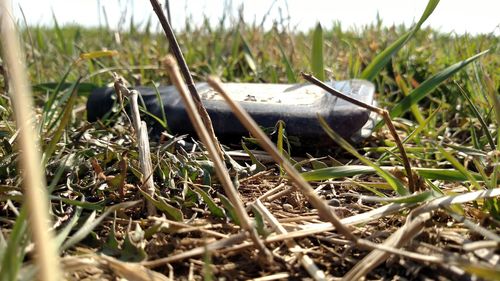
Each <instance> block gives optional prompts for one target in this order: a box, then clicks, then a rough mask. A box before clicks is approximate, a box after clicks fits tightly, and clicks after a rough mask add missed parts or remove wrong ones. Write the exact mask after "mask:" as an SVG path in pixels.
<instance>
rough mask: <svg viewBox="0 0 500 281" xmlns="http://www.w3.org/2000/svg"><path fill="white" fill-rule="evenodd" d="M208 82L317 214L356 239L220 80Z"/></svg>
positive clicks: (346, 235) (212, 79)
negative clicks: (232, 97)
mask: <svg viewBox="0 0 500 281" xmlns="http://www.w3.org/2000/svg"><path fill="white" fill-rule="evenodd" d="M208 84H209V85H210V86H211V87H212V88H213V89H214V90H215V91H217V92H218V93H219V94H220V95H221V96H222V97H223V98H224V99H225V100H226V102H227V103H228V105H229V107H230V108H231V110H232V111H233V113H234V114H235V115H236V117H237V118H238V120H240V122H241V123H242V124H243V126H245V128H246V129H247V130H248V131H250V133H252V135H253V136H255V138H256V139H257V140H258V142H259V144H260V145H261V146H262V148H264V149H265V150H266V151H267V153H269V155H271V157H273V159H274V161H276V163H277V164H278V165H281V166H282V167H283V168H284V169H285V171H286V172H287V174H288V175H289V176H290V178H291V179H292V180H293V181H294V183H295V184H296V185H297V187H298V188H299V190H300V191H301V192H302V194H304V196H305V197H306V198H307V199H308V200H309V202H310V203H311V204H312V205H313V206H314V208H316V209H317V210H318V213H319V215H320V216H321V217H322V218H323V219H326V220H328V221H329V222H330V223H332V224H333V225H334V226H335V228H336V229H337V231H338V232H340V233H341V234H342V235H344V236H345V237H347V238H348V239H349V240H351V241H356V240H357V237H356V236H354V235H353V234H352V233H351V231H350V230H349V229H348V228H347V227H346V226H345V225H344V224H342V223H341V222H340V220H339V218H338V217H337V216H336V215H335V214H334V213H333V211H332V210H331V209H330V206H329V205H328V204H327V203H326V202H325V201H324V200H322V199H321V198H320V197H319V196H318V195H317V194H316V193H315V192H314V189H313V188H312V187H311V186H310V185H309V183H307V182H306V181H305V180H304V178H302V176H301V175H300V174H299V173H298V172H297V170H295V168H294V167H293V166H292V165H291V164H290V162H288V161H287V160H286V159H285V158H284V157H283V155H281V153H279V151H278V150H277V149H276V147H275V146H274V144H273V143H272V142H271V140H270V139H269V137H267V136H266V134H265V133H264V132H263V131H262V130H261V129H260V128H259V126H258V125H257V123H255V121H254V120H253V119H252V117H250V115H249V114H248V113H247V112H246V111H245V110H244V109H243V108H242V107H241V105H239V104H238V103H236V102H234V101H233V100H232V99H231V97H229V95H228V94H227V92H226V91H225V90H224V89H223V88H222V84H221V82H220V80H219V79H218V78H216V77H209V78H208Z"/></svg>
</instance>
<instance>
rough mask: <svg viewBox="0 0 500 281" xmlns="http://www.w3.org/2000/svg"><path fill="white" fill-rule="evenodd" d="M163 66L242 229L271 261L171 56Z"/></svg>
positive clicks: (269, 254)
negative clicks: (204, 148) (213, 166)
mask: <svg viewBox="0 0 500 281" xmlns="http://www.w3.org/2000/svg"><path fill="white" fill-rule="evenodd" d="M165 66H166V67H167V71H168V73H169V75H170V79H171V80H172V83H173V84H174V85H175V87H176V88H177V91H179V93H180V95H181V97H182V99H183V102H184V104H185V106H186V111H187V113H188V116H189V119H190V120H191V123H192V124H193V127H194V128H195V130H196V133H197V134H198V136H199V138H200V139H201V141H202V142H203V144H204V145H205V147H206V149H207V151H208V155H209V157H210V158H211V160H212V162H213V163H214V165H215V172H216V174H217V177H218V178H219V180H220V182H221V184H222V187H223V188H224V191H225V193H226V195H227V196H228V197H229V200H231V203H232V204H233V206H234V209H235V211H236V214H237V216H238V218H239V219H240V222H241V224H242V227H243V229H245V230H246V231H248V232H249V233H250V237H251V238H252V240H253V241H254V243H255V244H256V245H257V247H258V248H259V249H260V250H261V251H262V252H263V253H264V254H266V255H267V257H268V260H271V259H272V256H271V253H270V252H269V250H267V248H266V247H265V246H264V243H263V242H262V240H261V239H260V238H259V237H258V234H257V231H256V230H255V228H254V227H253V225H252V222H251V220H250V217H249V216H248V214H247V213H246V211H245V207H244V206H243V202H242V201H241V199H240V197H239V195H238V192H237V191H236V188H235V187H234V185H233V182H232V181H231V178H230V177H229V173H228V171H227V169H226V166H225V165H224V163H223V162H222V158H221V156H220V155H219V153H218V151H217V149H216V144H215V143H214V142H213V140H212V138H210V136H209V134H208V131H207V128H206V127H205V126H203V122H202V121H201V117H200V114H199V112H198V111H197V110H196V106H195V104H194V101H193V99H192V98H191V96H190V95H188V93H187V89H186V85H185V84H184V83H182V80H181V76H180V73H179V68H178V66H177V63H176V62H175V60H174V58H173V57H172V56H170V55H168V56H167V57H166V59H165Z"/></svg>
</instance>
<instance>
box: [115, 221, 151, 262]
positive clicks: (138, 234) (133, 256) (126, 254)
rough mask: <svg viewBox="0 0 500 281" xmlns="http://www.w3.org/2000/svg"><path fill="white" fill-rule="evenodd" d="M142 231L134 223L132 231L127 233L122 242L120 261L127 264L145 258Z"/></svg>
mask: <svg viewBox="0 0 500 281" xmlns="http://www.w3.org/2000/svg"><path fill="white" fill-rule="evenodd" d="M143 244H145V242H144V230H142V228H141V227H140V225H139V224H138V223H136V227H135V230H134V231H132V232H131V231H127V235H126V236H125V239H124V241H123V246H122V251H121V255H120V260H122V261H127V262H140V261H143V260H145V259H146V258H147V253H146V251H145V250H144V246H143Z"/></svg>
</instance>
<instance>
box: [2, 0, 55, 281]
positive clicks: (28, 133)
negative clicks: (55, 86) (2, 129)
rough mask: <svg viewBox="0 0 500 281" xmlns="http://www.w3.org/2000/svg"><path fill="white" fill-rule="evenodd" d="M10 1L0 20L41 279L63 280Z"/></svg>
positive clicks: (29, 91) (26, 81) (24, 182)
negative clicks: (51, 228) (51, 227)
mask: <svg viewBox="0 0 500 281" xmlns="http://www.w3.org/2000/svg"><path fill="white" fill-rule="evenodd" d="M10 7H11V3H10V1H6V0H4V1H1V2H0V9H2V10H3V11H2V13H1V18H0V28H1V40H0V41H1V42H2V43H1V44H2V50H3V57H4V61H5V63H6V65H7V69H8V74H9V75H8V76H9V79H10V85H11V87H12V94H11V101H12V105H13V107H14V113H15V118H16V122H17V126H18V128H19V151H20V156H21V159H20V167H19V168H20V170H21V171H22V177H23V185H24V190H25V194H24V202H25V204H27V207H28V212H29V223H30V228H31V235H32V237H33V240H34V243H35V251H36V257H35V261H36V264H37V265H38V279H39V280H44V281H46V280H62V276H63V275H62V273H61V269H60V267H59V255H58V252H57V249H56V246H55V243H54V237H53V233H52V231H51V230H50V226H51V224H52V223H51V219H50V216H49V203H48V202H49V200H48V196H47V192H46V190H47V187H46V184H45V176H44V173H43V170H42V167H41V157H40V153H39V151H40V150H39V147H38V142H39V139H38V135H37V134H36V133H35V131H34V128H35V127H36V126H35V124H34V116H33V114H32V113H33V110H32V109H33V101H32V99H31V96H32V93H31V86H30V85H29V82H28V77H27V75H26V73H28V71H27V70H26V68H25V62H24V57H25V55H24V54H23V53H22V50H21V46H20V44H19V37H18V34H17V32H16V27H15V26H14V22H13V21H12V19H13V18H12V12H11V10H10Z"/></svg>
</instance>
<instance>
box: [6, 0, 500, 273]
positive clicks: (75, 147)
mask: <svg viewBox="0 0 500 281" xmlns="http://www.w3.org/2000/svg"><path fill="white" fill-rule="evenodd" d="M432 3H435V4H437V1H430V4H429V5H430V6H432V5H433V4H432ZM431 12H432V9H430V11H426V12H425V13H424V16H423V21H425V17H426V16H428V15H429V14H430V13H431ZM426 13H427V14H426ZM382 21H383V20H382V19H378V22H375V23H374V24H372V25H369V26H363V27H359V28H358V29H355V30H352V29H345V28H343V27H342V26H341V25H340V24H338V23H334V24H332V25H331V26H326V27H321V26H317V27H316V28H315V29H313V30H310V31H309V32H297V31H294V30H293V29H290V27H289V26H287V25H286V22H283V21H278V22H276V25H275V27H274V28H273V29H272V30H264V29H263V28H262V27H261V26H259V24H255V23H247V22H244V21H242V20H241V19H240V20H234V19H229V18H227V19H221V22H220V24H219V25H216V26H210V25H209V24H208V23H206V24H205V25H202V26H199V27H196V26H189V25H187V26H186V27H185V28H184V29H182V30H178V31H177V33H176V36H177V40H178V42H179V45H180V46H181V50H182V52H183V54H184V57H185V59H186V63H187V65H188V66H189V69H190V71H191V73H192V75H193V78H194V80H195V81H205V80H206V78H207V77H208V76H209V75H215V76H218V77H220V79H221V80H222V81H231V82H255V83H305V80H304V79H303V78H302V76H301V72H306V73H312V74H314V75H315V76H317V77H318V78H321V80H325V81H326V80H343V79H352V78H363V79H368V80H371V81H372V82H373V83H374V84H375V86H376V98H377V101H378V105H379V107H381V108H384V109H386V110H387V111H388V112H389V114H390V119H391V120H392V124H393V125H394V127H395V129H396V132H397V135H398V136H399V138H400V139H401V140H402V142H403V145H404V148H405V151H406V154H407V155H408V159H409V161H408V163H409V164H410V165H411V167H412V173H413V174H412V176H411V177H412V179H413V181H414V183H415V187H414V188H412V187H411V186H410V183H409V180H408V178H409V177H408V174H407V173H406V171H405V168H404V167H405V164H407V163H405V161H404V158H403V157H402V154H401V151H400V150H399V149H398V146H397V141H398V140H397V139H396V138H395V137H394V135H393V134H391V131H390V129H389V127H388V126H386V125H385V124H384V122H383V121H380V124H379V126H377V128H376V130H375V131H374V132H373V133H372V134H371V136H370V137H368V138H367V139H366V140H364V141H362V142H361V143H357V144H351V143H348V142H345V141H343V140H342V139H341V138H339V136H337V135H335V133H332V134H331V137H332V138H333V140H334V142H335V143H336V144H337V145H335V146H332V147H331V148H330V149H329V150H328V151H321V150H317V149H316V148H315V147H301V148H300V150H296V149H294V148H290V146H289V144H288V138H287V134H286V124H284V126H285V129H283V127H282V125H283V124H281V123H279V124H277V125H276V127H275V128H266V129H268V130H266V132H268V133H270V134H272V140H273V141H274V142H275V144H276V146H277V150H278V154H279V155H282V156H283V157H284V158H286V159H287V162H289V163H291V164H292V165H293V167H294V168H295V169H296V171H298V172H299V173H300V174H301V176H302V177H301V178H302V179H304V180H305V181H307V184H306V187H309V185H310V187H312V188H313V189H314V192H309V193H313V195H311V194H309V193H308V192H304V189H301V184H300V183H298V182H295V181H294V177H293V175H292V173H290V171H289V170H287V169H286V167H285V166H286V164H283V163H281V165H278V164H276V163H275V161H273V160H272V159H270V157H269V156H268V154H267V153H266V152H265V151H263V148H262V147H261V146H260V145H258V144H257V141H256V139H255V138H253V137H254V136H255V134H252V136H253V137H252V136H250V135H249V136H248V137H245V138H244V139H243V140H242V143H244V144H245V147H244V148H245V149H244V150H243V148H242V145H241V143H240V142H237V143H226V144H224V145H225V146H224V150H225V160H226V161H225V163H224V165H225V166H227V168H228V169H229V172H228V173H227V175H229V177H227V178H230V180H231V182H232V185H234V186H236V187H237V193H238V197H239V200H241V201H242V202H243V207H245V208H246V211H247V213H248V215H249V216H250V218H251V227H252V229H254V230H255V231H256V232H257V233H258V235H257V237H253V238H251V236H252V235H250V234H248V232H247V231H246V230H245V228H246V227H248V226H247V225H246V222H245V220H244V219H245V218H242V217H241V214H240V213H239V211H238V206H235V202H234V200H233V199H232V197H231V195H228V194H227V192H225V190H224V188H223V186H222V183H224V179H223V177H221V174H220V170H217V167H218V166H217V164H216V163H215V162H214V160H213V159H214V158H213V157H214V156H213V155H212V154H210V153H209V151H207V149H206V148H205V147H208V145H207V144H206V143H203V144H202V143H201V142H200V141H199V140H198V138H197V137H196V136H177V137H173V136H171V135H168V134H166V135H165V136H164V137H163V138H161V139H158V138H151V140H150V146H151V161H152V168H153V174H152V175H151V176H150V177H148V178H147V179H149V178H152V179H153V181H154V190H153V191H154V194H152V195H151V194H148V193H147V191H143V190H141V188H142V187H144V185H145V184H144V182H145V181H146V179H145V176H144V175H143V174H142V172H141V171H142V162H143V161H142V160H140V157H139V149H138V142H137V139H136V136H137V133H136V132H135V130H134V129H133V126H132V124H131V122H130V119H129V116H127V115H126V114H125V113H123V112H122V110H121V108H120V106H119V105H117V106H115V108H114V112H113V114H111V115H110V116H109V117H108V118H106V119H103V120H100V121H98V122H94V123H89V122H87V121H86V108H85V103H86V100H87V97H88V95H89V94H90V92H91V91H92V90H93V89H95V88H98V87H103V86H110V85H112V83H113V82H114V77H113V72H116V73H117V74H118V75H120V76H122V77H123V79H124V80H125V81H126V83H129V85H132V86H137V85H145V86H151V87H154V86H157V85H170V84H171V83H172V80H171V78H172V76H171V74H169V73H168V72H167V70H166V68H165V64H164V58H165V56H167V54H168V53H169V46H170V45H169V43H168V41H167V39H166V37H165V35H164V34H163V33H155V32H152V31H151V30H153V29H154V28H153V26H156V24H157V19H151V21H150V22H148V23H146V24H145V25H141V26H139V25H138V24H134V23H132V24H130V25H129V26H122V28H121V29H120V30H111V29H109V28H106V27H101V28H83V27H79V26H64V27H61V26H59V25H57V24H56V26H55V27H54V28H44V27H37V26H29V27H26V26H23V25H22V24H21V26H22V28H20V30H21V36H22V47H23V49H24V52H25V57H26V65H27V71H28V76H29V80H30V82H31V84H32V88H33V98H34V103H35V108H34V111H33V112H34V115H35V126H34V129H35V131H36V132H37V134H38V136H39V138H40V150H41V153H42V167H43V171H44V173H45V174H44V175H45V178H46V186H47V192H48V193H49V197H50V216H51V228H50V229H51V231H52V232H53V233H54V235H55V237H56V239H55V244H56V247H57V249H58V253H59V255H60V257H59V258H60V262H59V263H57V264H56V265H54V264H53V265H52V266H55V267H56V268H57V266H58V265H59V266H60V267H61V268H62V270H63V272H64V274H65V278H67V279H69V280H82V279H84V280H115V279H116V278H119V277H121V278H125V279H128V280H155V278H156V279H158V280H168V278H172V279H175V280H202V279H203V280H213V279H222V280H224V279H225V280H233V279H234V280H243V279H252V278H259V277H262V276H268V279H260V280H280V279H291V280H301V279H308V278H309V279H311V278H312V279H316V280H321V278H322V276H326V279H340V278H342V277H344V278H345V279H346V280H355V279H358V278H361V277H362V276H366V279H367V280H471V278H481V279H484V280H500V261H499V260H500V250H499V249H500V247H499V244H500V236H499V235H500V228H499V226H500V202H499V195H500V189H499V188H498V182H499V175H500V166H499V158H500V151H499V148H498V147H500V136H499V134H498V125H499V123H500V95H499V92H500V71H499V70H500V56H499V54H498V52H499V50H498V47H499V46H500V38H499V37H498V36H494V35H493V34H486V35H475V36H472V35H457V34H443V33H439V32H437V31H435V30H432V29H420V28H419V24H420V23H421V22H419V23H417V26H416V27H414V28H406V27H403V26H393V27H385V26H384V25H383V24H382ZM423 21H422V22H423ZM186 22H188V21H186ZM4 62H5V59H4V55H3V54H2V60H1V61H0V66H1V68H0V70H1V71H0V140H1V142H0V207H1V209H0V227H1V228H0V229H1V232H0V279H1V280H16V279H17V280H29V279H32V278H33V277H34V276H35V274H37V270H36V265H35V260H36V259H35V258H34V256H35V254H34V253H35V250H34V249H36V247H34V244H33V243H32V242H33V240H32V238H31V235H30V229H32V226H31V227H30V224H29V220H28V217H29V216H28V209H27V208H23V207H22V206H25V205H23V204H22V203H23V202H25V199H26V196H24V194H25V191H23V182H24V180H23V176H25V177H29V176H30V174H28V173H27V172H26V171H23V170H22V169H20V168H19V164H20V161H21V158H20V156H21V154H22V153H23V151H20V150H19V145H20V144H19V142H20V139H19V135H20V133H19V130H17V129H16V122H15V114H14V110H13V106H12V104H11V98H10V97H9V94H10V93H11V92H12V89H13V87H12V85H10V83H9V81H10V79H9V72H8V69H7V67H6V65H5V63H4ZM142 112H143V113H144V110H143V111H142ZM146 116H147V113H144V114H143V117H146ZM168 118H169V116H165V117H164V120H160V122H164V123H165V124H164V125H165V131H166V132H168ZM381 120H382V119H381ZM165 121H166V122H165ZM318 122H319V121H318ZM324 129H325V130H326V131H329V128H328V127H327V126H324ZM247 147H248V148H247ZM236 152H238V153H239V154H236ZM229 155H238V157H236V156H233V159H231V157H230V156H229ZM310 187H309V188H310ZM310 190H312V189H311V188H310ZM306 191H307V190H306ZM314 198H316V199H318V198H319V199H321V200H320V201H321V202H320V203H317V202H316V203H315V201H314V200H315V199H314ZM38 199H39V200H44V199H43V198H38ZM27 204H28V203H27ZM317 204H320V205H321V204H322V205H321V206H328V207H327V208H328V209H327V210H329V211H327V214H325V210H324V209H320V211H318V208H317V207H318V206H319V205H317ZM148 206H149V207H150V208H152V209H154V212H156V213H157V215H155V216H152V212H151V209H148V208H147V207H148ZM328 213H333V214H335V216H332V215H331V214H330V215H329V214H328ZM337 217H338V218H339V219H340V223H341V225H340V226H343V227H344V229H339V225H336V226H337V228H334V227H333V226H332V225H331V224H330V222H332V221H333V220H334V219H336V218H337ZM33 232H35V231H33ZM34 234H35V235H34V236H36V233H34ZM259 243H262V244H261V245H260V246H259ZM264 248H267V250H268V251H267V252H266V251H265V250H264ZM266 253H267V254H266ZM257 280H259V279H257Z"/></svg>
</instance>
